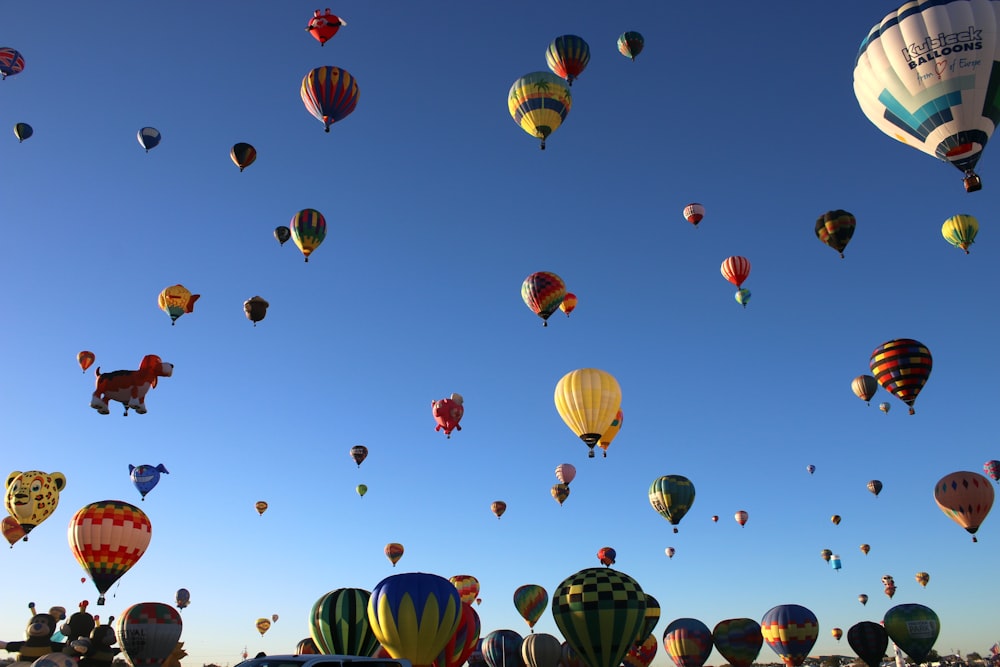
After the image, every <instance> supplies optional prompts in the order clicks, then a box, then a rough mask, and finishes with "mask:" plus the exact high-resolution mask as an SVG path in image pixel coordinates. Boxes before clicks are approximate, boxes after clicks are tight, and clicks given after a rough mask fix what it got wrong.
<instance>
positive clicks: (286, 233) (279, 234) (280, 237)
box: [274, 225, 292, 245]
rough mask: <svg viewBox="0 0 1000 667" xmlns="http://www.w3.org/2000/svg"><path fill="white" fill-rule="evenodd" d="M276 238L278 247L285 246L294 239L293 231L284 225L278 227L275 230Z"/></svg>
mask: <svg viewBox="0 0 1000 667" xmlns="http://www.w3.org/2000/svg"><path fill="white" fill-rule="evenodd" d="M274 238H275V239H277V241H278V245H285V241H287V240H288V239H290V238H292V230H290V229H289V228H288V227H285V226H284V225H278V226H277V227H275V228H274Z"/></svg>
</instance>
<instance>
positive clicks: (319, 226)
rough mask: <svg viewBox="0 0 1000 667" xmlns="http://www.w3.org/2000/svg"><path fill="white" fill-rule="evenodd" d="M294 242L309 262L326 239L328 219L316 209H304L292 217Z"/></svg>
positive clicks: (291, 224)
mask: <svg viewBox="0 0 1000 667" xmlns="http://www.w3.org/2000/svg"><path fill="white" fill-rule="evenodd" d="M288 226H289V228H290V229H291V232H292V240H293V241H295V245H297V246H298V248H299V250H300V251H302V254H303V255H304V256H305V258H306V261H307V262H308V261H309V255H310V254H312V251H313V250H315V249H316V248H318V247H319V244H320V243H322V242H323V239H325V238H326V218H324V217H323V214H322V213H320V212H319V211H317V210H316V209H314V208H304V209H302V210H301V211H299V212H298V213H296V214H295V215H293V216H292V221H291V222H290V223H289V225H288Z"/></svg>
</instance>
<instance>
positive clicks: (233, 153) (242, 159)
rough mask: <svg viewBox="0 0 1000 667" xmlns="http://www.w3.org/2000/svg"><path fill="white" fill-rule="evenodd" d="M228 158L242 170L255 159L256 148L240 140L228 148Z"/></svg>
mask: <svg viewBox="0 0 1000 667" xmlns="http://www.w3.org/2000/svg"><path fill="white" fill-rule="evenodd" d="M229 158H230V159H231V160H232V161H233V164H235V165H236V166H237V167H239V168H240V171H243V170H244V169H246V168H247V167H249V166H250V165H252V164H253V163H254V160H256V159H257V149H256V148H254V147H253V146H251V145H250V144H247V143H244V142H242V141H241V142H239V143H238V144H234V145H233V147H232V148H231V149H230V150H229Z"/></svg>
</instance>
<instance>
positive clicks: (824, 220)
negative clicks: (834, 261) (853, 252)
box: [816, 209, 856, 259]
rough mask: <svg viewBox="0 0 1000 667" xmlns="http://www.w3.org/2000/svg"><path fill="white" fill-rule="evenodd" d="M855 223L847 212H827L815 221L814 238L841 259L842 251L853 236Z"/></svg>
mask: <svg viewBox="0 0 1000 667" xmlns="http://www.w3.org/2000/svg"><path fill="white" fill-rule="evenodd" d="M855 223H856V221H855V219H854V216H853V215H851V214H850V213H848V212H847V211H844V210H841V209H837V210H836V211H827V212H826V213H824V214H823V215H821V216H819V218H817V219H816V238H818V239H819V240H820V241H822V242H823V243H825V244H826V245H828V246H830V247H831V248H833V249H834V250H836V251H837V252H838V253H840V258H841V259H843V258H844V249H845V248H847V244H848V243H850V242H851V237H852V236H854V226H855Z"/></svg>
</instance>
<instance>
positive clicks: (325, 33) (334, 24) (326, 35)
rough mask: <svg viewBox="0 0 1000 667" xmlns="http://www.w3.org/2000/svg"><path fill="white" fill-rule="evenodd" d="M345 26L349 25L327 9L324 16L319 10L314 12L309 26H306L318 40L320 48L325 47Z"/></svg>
mask: <svg viewBox="0 0 1000 667" xmlns="http://www.w3.org/2000/svg"><path fill="white" fill-rule="evenodd" d="M345 25H347V21H345V20H344V19H342V18H340V17H339V16H337V15H336V14H333V13H331V12H330V8H329V7H327V8H326V12H325V13H323V14H320V13H319V10H318V9H317V10H316V11H314V12H313V17H312V18H311V19H309V25H307V26H306V30H307V31H308V32H309V34H310V35H312V36H313V37H315V38H316V41H318V42H319V45H320V46H325V45H326V43H327V42H328V41H330V39H331V38H332V37H333V36H334V35H336V34H337V31H338V30H340V28H341V27H342V26H345Z"/></svg>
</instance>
